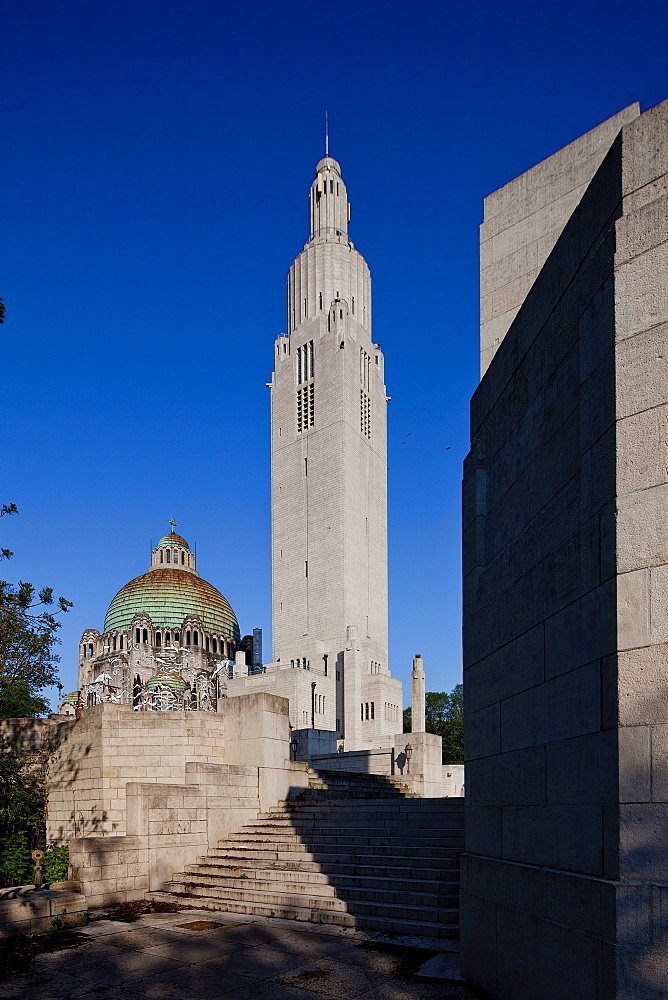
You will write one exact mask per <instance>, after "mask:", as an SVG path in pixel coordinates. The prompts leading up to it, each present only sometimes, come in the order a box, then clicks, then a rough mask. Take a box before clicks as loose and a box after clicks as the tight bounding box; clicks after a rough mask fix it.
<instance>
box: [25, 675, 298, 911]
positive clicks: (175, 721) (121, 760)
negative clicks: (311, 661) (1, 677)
mask: <svg viewBox="0 0 668 1000" xmlns="http://www.w3.org/2000/svg"><path fill="white" fill-rule="evenodd" d="M18 721H19V725H17V724H16V720H14V725H13V727H12V726H11V724H10V727H9V728H10V729H12V728H13V729H14V730H18V732H17V735H18V736H20V730H21V729H22V728H23V727H22V726H21V725H20V721H21V720H18ZM46 729H50V730H51V732H52V736H51V739H50V742H51V743H52V745H53V748H54V750H53V757H52V761H51V765H50V769H49V800H48V811H47V840H49V841H55V842H56V843H68V844H69V847H70V861H71V867H72V877H73V879H74V880H75V881H76V882H78V883H79V884H80V885H81V888H82V891H83V893H84V895H85V897H86V899H87V900H88V904H89V905H90V906H101V905H106V904H108V903H112V902H123V901H126V900H131V899H141V898H143V896H144V894H145V893H146V892H147V891H148V890H150V889H159V888H161V887H162V886H163V885H164V883H165V882H166V881H168V880H169V879H170V878H171V876H172V874H173V873H174V872H175V871H176V870H178V869H179V868H181V867H183V866H184V865H186V864H188V863H190V862H191V861H193V860H194V859H195V858H196V857H197V856H198V855H199V854H203V853H205V852H206V851H207V850H209V849H211V848H213V847H215V846H216V844H217V842H218V841H219V840H220V839H222V838H224V837H226V836H227V835H228V834H229V833H231V832H233V831H235V830H237V829H239V828H240V827H241V826H242V825H243V824H244V823H246V822H249V821H250V820H253V819H255V818H256V817H257V816H258V814H259V813H260V812H263V811H266V810H267V809H269V808H270V807H273V806H275V805H276V803H277V802H278V801H279V800H280V799H282V798H285V797H288V796H289V795H291V794H295V793H296V792H298V791H299V790H301V789H304V788H306V787H308V782H309V774H308V768H307V766H306V765H305V764H302V763H299V762H292V761H290V759H289V742H290V725H289V720H288V703H287V701H286V700H285V699H284V698H277V697H274V696H272V695H270V694H267V693H260V694H253V695H247V696H245V697H237V698H228V699H224V701H223V702H222V704H221V710H220V711H219V712H218V713H213V714H212V713H204V712H201V713H199V712H185V711H178V710H172V711H170V712H169V713H164V712H134V711H133V710H132V709H131V708H129V707H127V706H122V705H114V704H111V703H109V702H102V703H100V704H98V705H96V706H94V707H93V708H90V709H87V710H85V711H84V712H83V714H82V716H81V718H79V719H64V718H62V717H61V718H57V717H52V718H51V719H50V720H48V725H47V727H46ZM37 735H38V736H41V735H42V734H41V733H39V734H37ZM29 737H30V738H32V735H31V734H29Z"/></svg>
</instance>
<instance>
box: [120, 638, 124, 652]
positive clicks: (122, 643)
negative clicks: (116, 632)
mask: <svg viewBox="0 0 668 1000" xmlns="http://www.w3.org/2000/svg"><path fill="white" fill-rule="evenodd" d="M120 648H121V649H123V636H121V647H120Z"/></svg>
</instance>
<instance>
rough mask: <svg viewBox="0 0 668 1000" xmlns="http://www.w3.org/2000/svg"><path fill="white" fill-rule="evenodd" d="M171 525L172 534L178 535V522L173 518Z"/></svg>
mask: <svg viewBox="0 0 668 1000" xmlns="http://www.w3.org/2000/svg"><path fill="white" fill-rule="evenodd" d="M169 523H170V524H171V526H172V534H173V535H175V534H176V521H175V520H174V518H172V519H171V521H170V522H169Z"/></svg>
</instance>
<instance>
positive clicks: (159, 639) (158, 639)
mask: <svg viewBox="0 0 668 1000" xmlns="http://www.w3.org/2000/svg"><path fill="white" fill-rule="evenodd" d="M155 644H156V646H161V645H162V637H161V635H160V633H159V632H156V633H155Z"/></svg>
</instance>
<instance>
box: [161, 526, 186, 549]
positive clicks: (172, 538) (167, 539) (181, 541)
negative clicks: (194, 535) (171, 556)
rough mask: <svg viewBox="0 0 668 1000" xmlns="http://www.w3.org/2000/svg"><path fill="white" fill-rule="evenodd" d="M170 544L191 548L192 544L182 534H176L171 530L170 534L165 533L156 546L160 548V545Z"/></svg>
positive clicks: (167, 545) (166, 546) (165, 546)
mask: <svg viewBox="0 0 668 1000" xmlns="http://www.w3.org/2000/svg"><path fill="white" fill-rule="evenodd" d="M170 545H180V546H181V547H182V548H184V549H188V550H190V546H189V545H188V543H187V541H186V540H185V538H183V536H182V535H175V534H174V532H173V531H170V533H169V534H168V535H163V536H162V538H161V539H160V541H159V542H158V544H157V546H156V548H160V546H164V548H169V546H170Z"/></svg>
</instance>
